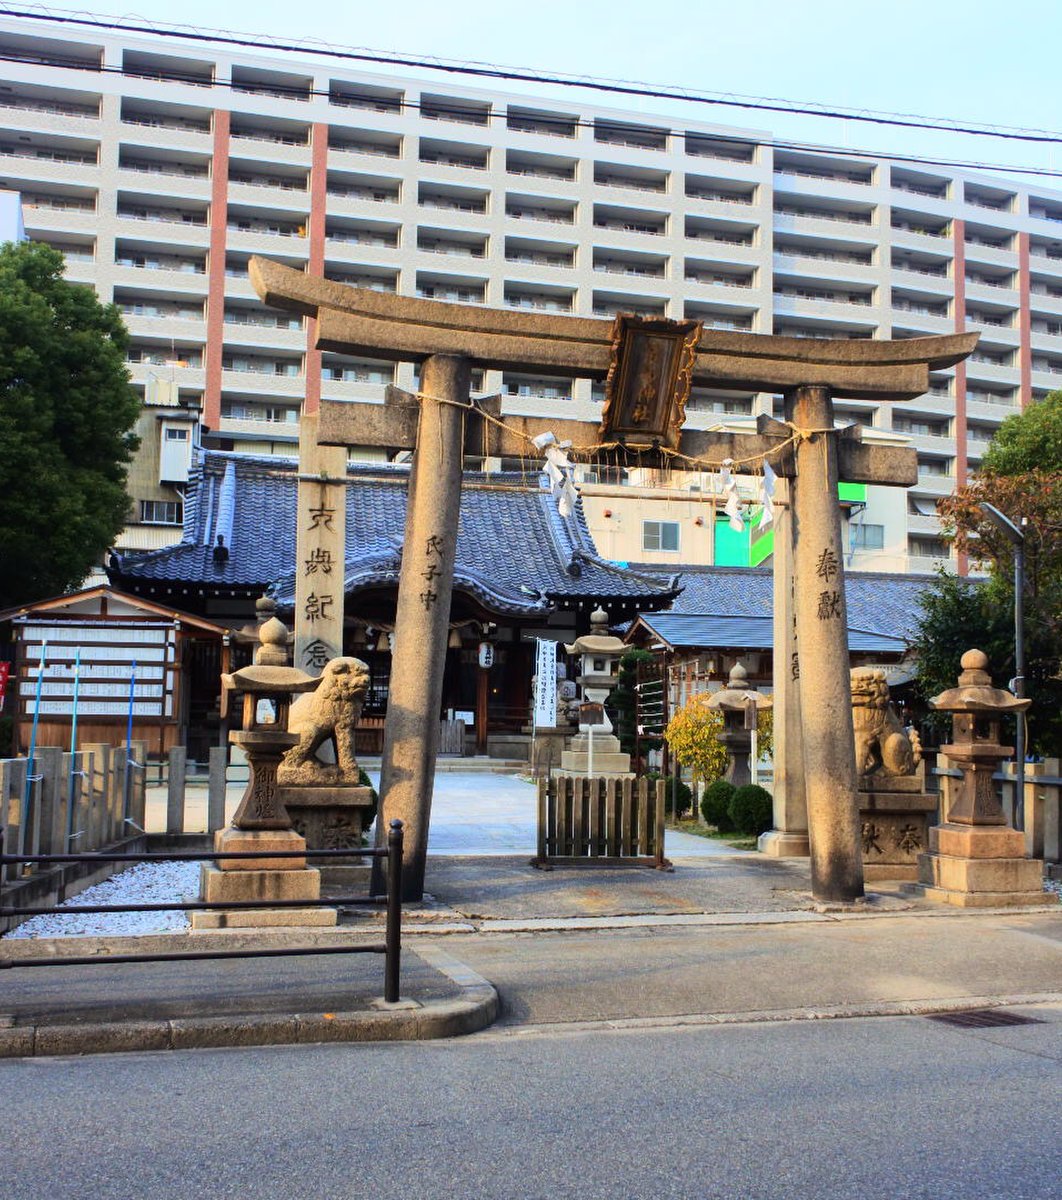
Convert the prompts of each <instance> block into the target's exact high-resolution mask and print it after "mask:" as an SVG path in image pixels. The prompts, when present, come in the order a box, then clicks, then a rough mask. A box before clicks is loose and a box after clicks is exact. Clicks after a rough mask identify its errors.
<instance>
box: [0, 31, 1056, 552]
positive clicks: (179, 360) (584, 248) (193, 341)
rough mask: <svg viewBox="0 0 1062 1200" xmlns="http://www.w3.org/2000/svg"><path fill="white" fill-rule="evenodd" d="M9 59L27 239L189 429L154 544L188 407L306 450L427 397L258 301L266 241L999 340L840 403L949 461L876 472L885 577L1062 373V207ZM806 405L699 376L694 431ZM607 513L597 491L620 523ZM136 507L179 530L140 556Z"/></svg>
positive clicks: (156, 508)
mask: <svg viewBox="0 0 1062 1200" xmlns="http://www.w3.org/2000/svg"><path fill="white" fill-rule="evenodd" d="M0 58H2V59H3V62H4V67H3V71H2V77H3V79H4V83H3V84H2V85H0V107H2V108H3V129H2V130H0V188H2V187H6V188H9V189H13V190H17V191H19V192H21V193H22V196H23V211H24V219H25V224H26V231H27V233H28V234H29V236H31V237H33V238H37V239H40V240H43V241H47V242H50V243H51V244H52V245H54V246H56V247H58V248H59V249H61V250H63V251H64V252H65V253H66V256H67V260H68V264H69V265H68V276H69V278H71V279H72V280H75V281H80V282H84V283H89V284H92V285H93V286H94V287H95V288H96V290H97V292H98V293H99V295H100V297H101V298H102V299H104V300H111V299H113V300H114V302H115V303H116V304H118V306H119V307H120V308H121V309H122V311H123V313H124V314H125V317H126V320H127V323H128V326H129V329H130V331H131V333H132V344H131V347H130V354H129V357H130V366H131V370H132V374H133V378H134V381H135V383H136V385H137V386H138V387H139V388H141V389H143V390H144V392H145V396H146V399H147V400H148V401H149V402H150V408H149V409H148V412H149V413H154V418H153V419H157V420H158V422H159V424H158V426H157V432H158V436H159V437H160V438H161V439H163V440H164V441H167V443H168V440H169V439H170V438H172V439H173V441H174V443H175V445H174V446H169V445H168V444H167V445H166V446H165V447H164V449H166V450H168V451H170V452H171V453H170V454H169V456H168V457H169V462H170V463H171V465H170V467H169V468H168V469H169V470H170V471H171V472H176V473H177V476H178V478H177V479H176V480H174V479H162V478H160V479H159V480H157V481H153V484H154V485H155V487H156V491H155V492H154V493H152V494H151V495H145V496H144V497H143V500H142V506H141V509H140V511H138V512H137V513H136V514H135V516H136V521H135V522H134V526H133V528H132V529H131V535H130V536H131V538H132V541H133V544H143V545H155V544H158V542H159V534H160V533H162V530H159V529H158V528H157V527H159V526H163V527H165V526H167V525H168V526H170V528H169V533H170V534H174V535H175V536H179V533H178V531H177V530H176V528H175V526H176V525H179V522H180V518H181V512H180V507H181V506H180V494H179V490H175V487H176V488H178V489H179V483H180V478H179V476H180V469H181V468H180V462H179V461H178V460H179V458H180V454H181V452H182V450H183V448H182V447H181V446H178V445H176V443H177V442H178V441H183V442H185V443H189V442H190V437H191V433H190V430H189V423H188V419H187V414H188V413H189V412H194V411H195V410H196V409H198V408H201V410H202V432H203V436H204V438H205V439H206V440H207V441H208V442H209V443H210V444H212V445H214V446H217V447H220V448H231V449H237V450H251V451H254V452H257V453H262V452H277V453H293V452H294V449H295V443H296V430H297V424H296V423H297V418H298V413H299V407H300V403H301V402H305V403H306V404H307V405H309V406H310V407H311V408H312V407H313V406H314V405H316V403H317V402H318V401H319V399H320V398H321V397H327V398H330V399H340V400H341V399H366V398H373V397H376V398H378V397H379V396H380V393H381V390H382V388H383V386H384V385H386V384H387V383H391V382H395V383H397V384H399V385H400V386H404V387H412V386H414V385H415V375H414V369H413V367H412V366H410V365H405V364H404V365H399V366H398V367H397V368H395V367H393V366H392V364H390V363H386V362H382V361H371V360H363V359H357V358H348V357H343V356H341V355H337V354H331V353H321V352H319V351H317V350H315V349H313V348H312V343H311V342H310V340H309V338H310V336H311V334H310V332H309V331H308V330H307V328H306V327H305V324H306V323H305V322H303V321H302V320H300V319H298V318H295V317H292V316H290V315H288V314H283V313H277V312H271V311H267V310H265V309H264V308H263V307H262V305H261V304H260V303H259V302H258V301H257V299H256V297H255V295H254V292H253V290H252V288H251V286H250V283H249V281H248V279H247V262H248V259H249V258H250V256H251V255H252V254H263V255H267V256H269V257H272V258H275V259H277V260H279V261H281V262H285V263H288V264H290V265H292V266H295V267H299V268H306V269H308V270H310V271H313V272H323V274H324V275H325V276H327V277H328V278H330V279H334V280H339V281H342V282H346V283H351V284H356V285H358V286H362V287H372V288H377V289H380V290H383V291H398V292H402V293H405V294H410V295H420V296H428V297H434V298H436V299H445V300H453V301H459V302H467V303H472V304H489V305H494V306H508V307H513V308H529V309H539V310H548V311H551V312H563V313H572V314H575V315H578V316H591V315H593V316H603V317H607V316H610V315H612V314H614V313H616V312H619V311H635V312H640V313H647V314H659V315H664V316H669V317H696V318H698V319H700V320H702V321H704V323H705V325H706V326H708V327H712V328H722V329H741V330H751V331H754V332H758V333H772V332H773V333H781V334H791V335H797V336H807V337H832V338H837V337H844V338H871V337H881V338H887V337H894V338H899V337H912V336H918V335H922V334H939V333H950V332H953V331H955V330H961V329H963V328H972V329H976V330H977V331H978V332H979V333H980V334H981V343H980V346H979V348H978V350H977V352H976V353H975V354H974V355H973V356H972V358H971V359H970V360H969V361H968V362H967V363H966V364H963V365H962V366H960V367H958V368H956V369H955V370H954V371H949V372H942V373H940V374H939V375H936V376H934V378H933V381H932V390H931V392H930V393H929V394H928V395H926V396H925V397H923V398H922V399H920V400H918V401H914V402H911V403H907V404H903V405H896V406H892V405H889V404H875V403H871V402H859V401H850V402H848V401H846V402H842V403H840V404H839V406H838V407H839V410H840V412H841V415H842V416H843V417H844V418H845V419H846V420H855V419H858V420H859V421H861V422H862V423H864V424H865V425H868V426H870V427H871V428H872V430H873V431H874V432H875V435H876V436H878V437H880V438H881V440H884V441H889V440H895V439H896V438H901V439H907V440H909V441H910V443H912V444H913V445H914V446H915V448H916V449H917V452H918V457H919V463H920V467H921V471H920V476H919V481H918V485H917V486H916V487H915V488H913V489H911V491H910V492H909V493H908V494H907V498H906V502H904V500H903V499H902V497H899V498H898V497H897V496H896V495H894V494H892V493H890V492H887V491H886V490H885V489H880V492H881V494H880V495H878V494H876V493H875V491H874V489H871V493H870V495H869V496H868V497H866V500H865V505H866V507H865V508H864V509H863V510H862V518H863V519H862V520H861V521H859V522H855V523H853V529H855V530H856V532H855V533H853V534H852V537H853V542H854V544H853V553H854V561H853V565H854V566H855V568H856V569H859V567H861V566H865V567H867V568H868V569H870V568H873V569H892V570H902V569H909V570H916V571H917V570H927V569H929V568H930V567H931V566H932V565H933V563H934V562H935V561H937V560H938V559H939V558H940V557H941V556H942V555H944V554H946V549H945V547H944V546H943V544H942V543H941V541H940V537H939V527H938V524H937V520H936V517H935V515H934V506H935V502H936V499H937V498H938V497H939V496H941V495H944V494H946V493H947V492H949V491H950V490H951V489H952V488H953V487H954V486H955V485H956V484H957V483H961V482H962V481H964V480H965V479H966V478H967V476H968V473H969V472H970V470H971V469H972V468H974V467H975V466H976V464H977V462H978V460H979V458H980V456H981V454H982V452H983V449H984V446H985V444H986V443H987V442H988V440H989V439H990V437H991V436H992V433H993V431H994V430H995V429H996V428H997V427H998V425H999V424H1000V422H1001V421H1002V420H1003V419H1004V418H1005V417H1006V416H1007V415H1008V414H1009V413H1012V412H1015V411H1017V410H1018V409H1019V408H1020V407H1023V406H1025V405H1027V404H1029V403H1032V402H1033V401H1035V400H1036V399H1038V398H1039V397H1041V396H1043V395H1044V394H1046V392H1047V391H1049V390H1050V389H1051V388H1053V387H1056V386H1060V385H1062V193H1059V192H1051V191H1047V190H1045V189H1041V188H1036V189H1028V188H1026V187H1024V186H1021V185H1017V184H1011V183H1008V182H1001V181H1000V180H999V179H998V178H994V177H989V176H975V175H971V174H963V173H957V172H953V171H949V170H945V169H936V168H924V167H918V168H915V167H913V166H911V165H907V164H904V163H902V162H892V161H889V160H887V159H881V160H874V159H868V158H862V157H844V156H840V155H836V154H822V153H810V152H796V151H790V150H782V149H776V148H773V147H772V146H771V145H770V139H769V135H768V134H765V133H762V132H757V131H752V130H747V129H745V130H742V129H735V128H731V127H722V126H716V125H709V124H697V123H692V122H684V123H683V124H682V125H681V127H678V126H677V125H676V123H675V121H673V120H670V119H660V120H653V119H652V118H648V117H646V116H645V115H644V114H632V113H627V112H622V111H617V110H611V109H604V108H597V107H591V106H589V105H585V104H583V103H581V102H580V101H579V100H578V99H577V98H576V97H575V96H574V95H573V96H572V98H571V99H570V102H569V101H567V100H566V101H564V102H562V101H556V102H554V101H549V102H543V101H540V100H537V99H529V98H528V97H526V96H525V97H520V96H517V95H512V94H503V93H499V92H491V91H484V90H478V89H473V88H467V87H464V86H459V87H458V86H453V85H452V84H451V83H448V82H437V81H434V80H431V81H429V80H419V79H418V80H412V79H409V78H400V77H390V76H386V75H381V74H368V73H364V72H354V71H349V70H346V69H344V68H343V67H341V66H338V65H333V64H332V63H330V62H329V61H328V60H326V59H319V60H308V61H297V60H296V59H294V58H279V57H269V56H262V55H258V56H256V55H254V54H245V53H242V52H240V51H238V50H233V49H232V48H227V47H215V46H211V45H210V44H208V43H204V44H197V43H192V42H186V41H182V42H178V41H167V40H166V39H163V38H144V37H128V38H127V37H122V36H118V35H113V36H112V35H107V34H102V33H98V32H96V31H92V32H90V33H76V32H74V31H73V30H71V29H70V28H67V27H60V26H49V25H47V24H44V23H41V22H36V21H33V22H31V21H20V20H17V19H7V20H0ZM474 386H475V387H476V388H478V389H481V390H482V391H483V392H487V393H492V392H497V391H501V392H503V393H504V394H505V395H506V396H507V409H508V411H511V412H518V413H535V414H541V415H550V414H557V415H562V414H563V415H578V416H581V417H585V418H593V417H594V416H595V415H596V412H597V409H598V404H599V401H600V385H595V384H592V383H591V382H590V381H588V380H579V379H575V380H572V379H567V378H551V377H546V376H542V375H522V374H516V373H509V372H506V373H501V372H487V373H486V377H485V378H478V379H476V380H475V381H474ZM777 404H778V398H777V397H772V396H770V395H737V394H733V393H724V392H716V391H712V390H709V389H697V390H695V392H694V395H693V398H692V404H691V411H690V414H689V421H690V423H691V424H693V425H694V426H700V427H706V426H710V425H714V424H717V423H719V422H734V421H738V422H740V421H741V420H742V419H744V420H749V419H751V418H753V417H754V416H755V415H756V414H758V413H761V412H771V411H774V410H776V408H777ZM147 482H149V481H144V486H146V484H147ZM589 491H592V488H591V489H588V492H589ZM167 497H169V500H167ZM601 507H602V506H601V505H600V504H599V505H598V507H597V509H594V507H593V506H592V505H588V511H590V513H591V518H592V521H591V524H592V527H593V520H594V519H596V518H595V517H594V513H595V512H599V511H600V509H601ZM693 511H696V510H695V509H691V512H693ZM683 519H685V518H683ZM693 519H694V518H692V517H691V518H690V520H693ZM137 523H139V525H140V533H141V534H146V533H148V532H149V530H150V528H151V527H156V528H155V530H154V536H151V537H145V538H144V539H143V540H142V541H140V542H137V541H136V537H137ZM678 523H679V524H681V522H678ZM700 523H701V522H699V521H698V524H700ZM649 524H656V525H657V526H660V525H662V524H672V522H669V521H666V520H665V521H663V522H655V523H654V522H650V523H649ZM165 536H167V534H165V533H163V537H165ZM646 538H648V539H649V540H648V541H647V540H646ZM653 538H656V539H657V540H656V543H655V544H654V543H653V542H652V539H653ZM642 546H643V550H644V554H643V555H642V556H641V557H643V558H646V559H650V560H652V559H656V560H658V561H666V560H667V559H668V558H669V557H670V558H671V559H672V560H674V559H675V558H676V556H677V557H678V558H679V559H680V560H694V559H697V558H698V557H700V558H703V555H701V554H700V552H699V551H698V550H697V549H695V548H692V543H687V544H686V545H681V544H679V543H678V541H677V533H676V534H675V535H673V534H672V532H671V531H670V530H663V529H661V528H657V529H655V530H653V531H651V532H650V533H648V534H643V541H642ZM602 549H603V552H605V553H608V552H609V551H608V549H607V546H606V545H603V546H602ZM707 553H708V555H709V556H710V554H711V550H710V548H709V549H708V551H707ZM617 556H618V555H617ZM632 557H633V555H632Z"/></svg>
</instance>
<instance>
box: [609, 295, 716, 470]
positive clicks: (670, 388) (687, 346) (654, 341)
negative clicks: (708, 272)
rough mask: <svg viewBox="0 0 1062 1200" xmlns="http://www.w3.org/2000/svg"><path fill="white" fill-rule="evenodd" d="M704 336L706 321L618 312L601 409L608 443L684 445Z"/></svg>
mask: <svg viewBox="0 0 1062 1200" xmlns="http://www.w3.org/2000/svg"><path fill="white" fill-rule="evenodd" d="M700 339H701V322H700V321H669V320H668V319H667V318H665V317H635V316H633V315H631V314H629V313H619V314H617V316H616V320H615V323H614V324H613V326H612V361H611V363H610V364H609V369H608V378H607V379H606V380H605V407H604V409H603V410H602V413H601V440H602V441H603V442H610V441H622V442H625V443H627V444H628V445H631V446H652V445H653V444H654V443H656V444H658V445H661V446H666V447H668V448H669V449H671V450H677V449H678V444H679V437H680V435H681V432H682V423H683V421H684V420H685V419H686V401H687V400H688V399H689V394H690V383H691V380H692V376H693V364H694V361H695V359H696V357H697V343H698V342H699V341H700Z"/></svg>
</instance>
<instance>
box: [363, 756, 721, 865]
mask: <svg viewBox="0 0 1062 1200" xmlns="http://www.w3.org/2000/svg"><path fill="white" fill-rule="evenodd" d="M370 774H371V775H372V777H373V783H374V784H376V783H378V782H379V779H378V777H377V776H376V774H375V773H374V772H370ZM535 805H536V799H535V787H534V785H533V784H531V783H529V782H528V781H527V780H526V779H522V778H520V777H519V776H515V775H482V774H471V773H469V774H466V775H462V774H457V773H449V772H440V773H439V774H438V775H436V776H435V793H434V797H433V799H432V808H431V831H430V834H429V837H428V853H429V854H446V855H451V854H453V855H462V856H464V855H467V856H473V855H488V854H493V855H512V854H527V855H532V854H534V853H535V847H536V844H537V837H538V833H537V824H538V822H537V816H536V811H535ZM664 845H665V848H666V852H667V855H668V857H669V858H716V857H720V856H723V855H732V854H738V853H741V852H740V851H737V850H734V849H733V848H732V847H730V846H728V845H727V844H726V843H725V842H717V841H714V840H713V839H710V838H701V837H695V836H694V835H692V834H688V833H671V832H669V833H668V834H667V836H666V837H665V839H664Z"/></svg>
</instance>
